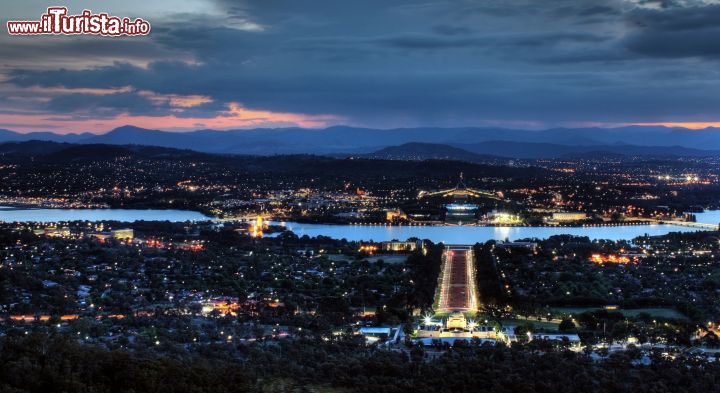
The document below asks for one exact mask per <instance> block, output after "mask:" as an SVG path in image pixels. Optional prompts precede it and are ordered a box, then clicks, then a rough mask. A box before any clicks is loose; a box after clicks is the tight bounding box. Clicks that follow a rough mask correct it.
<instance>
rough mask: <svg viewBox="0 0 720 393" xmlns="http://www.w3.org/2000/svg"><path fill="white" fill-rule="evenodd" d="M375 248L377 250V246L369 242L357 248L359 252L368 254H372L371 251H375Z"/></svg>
mask: <svg viewBox="0 0 720 393" xmlns="http://www.w3.org/2000/svg"><path fill="white" fill-rule="evenodd" d="M377 250H378V247H377V246H374V245H371V244H367V245H362V246H360V248H359V249H358V251H360V252H366V253H368V254H372V253H374V252H375V251H377Z"/></svg>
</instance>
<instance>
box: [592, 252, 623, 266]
mask: <svg viewBox="0 0 720 393" xmlns="http://www.w3.org/2000/svg"><path fill="white" fill-rule="evenodd" d="M590 262H592V263H600V264H602V263H621V264H626V263H630V262H631V261H630V258H628V257H623V256H617V255H612V254H611V255H602V254H592V255H591V256H590Z"/></svg>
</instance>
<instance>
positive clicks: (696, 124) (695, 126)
mask: <svg viewBox="0 0 720 393" xmlns="http://www.w3.org/2000/svg"><path fill="white" fill-rule="evenodd" d="M633 125H637V126H665V127H683V128H689V129H692V130H702V129H704V128H708V127H720V121H688V122H682V121H681V122H662V123H634V124H633Z"/></svg>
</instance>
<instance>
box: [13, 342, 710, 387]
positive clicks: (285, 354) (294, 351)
mask: <svg viewBox="0 0 720 393" xmlns="http://www.w3.org/2000/svg"><path fill="white" fill-rule="evenodd" d="M0 345H1V346H2V347H1V349H0V391H1V392H245V391H268V392H269V391H285V392H310V391H324V392H327V391H339V392H373V393H377V392H444V391H447V392H508V393H510V392H568V393H570V392H583V393H588V392H653V393H663V392H702V393H707V392H713V391H717V386H718V385H717V384H718V383H719V382H720V366H718V365H717V364H713V363H694V362H693V361H692V360H688V359H685V360H684V361H682V362H680V361H668V360H662V359H661V358H660V357H658V358H657V359H654V360H653V362H652V365H650V366H636V365H634V364H635V363H634V362H633V359H632V358H633V353H632V352H629V353H625V354H616V355H611V356H609V357H608V358H607V359H606V360H604V361H599V362H596V361H592V360H590V359H589V358H587V357H585V356H584V355H582V354H576V353H572V352H568V351H556V350H553V349H552V348H551V347H543V345H542V343H539V344H538V345H537V346H536V347H535V348H526V349H523V350H520V349H509V348H506V347H493V346H470V347H466V348H456V349H453V350H450V351H448V352H447V353H446V354H445V355H443V356H441V357H439V358H437V359H436V360H432V361H430V360H428V358H427V357H426V356H425V355H424V353H423V351H422V350H420V349H413V350H412V351H409V352H407V353H406V352H387V351H377V350H372V349H368V348H365V347H363V346H362V345H360V343H359V342H358V341H354V340H343V341H336V342H331V343H325V342H323V341H312V342H310V341H301V342H292V341H282V342H279V343H278V342H273V343H264V344H255V345H251V346H248V347H246V348H245V349H244V351H243V352H244V358H243V359H235V360H225V359H222V356H223V354H222V352H221V351H213V348H207V355H206V357H208V358H209V357H212V358H214V359H205V360H204V359H198V358H192V359H184V358H183V357H182V356H180V355H178V356H172V358H169V357H165V358H159V357H157V356H156V355H138V354H130V353H127V352H123V351H121V350H119V351H106V350H102V349H94V348H89V347H85V346H80V345H79V344H76V343H73V342H71V341H67V340H62V339H49V338H48V337H47V336H44V335H32V334H31V335H29V336H27V337H23V336H18V337H6V338H4V339H3V340H2V341H1V342H0Z"/></svg>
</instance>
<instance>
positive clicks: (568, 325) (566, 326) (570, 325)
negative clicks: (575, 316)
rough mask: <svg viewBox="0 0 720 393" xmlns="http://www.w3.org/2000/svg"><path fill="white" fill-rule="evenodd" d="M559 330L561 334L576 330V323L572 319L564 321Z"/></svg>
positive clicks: (561, 322)
mask: <svg viewBox="0 0 720 393" xmlns="http://www.w3.org/2000/svg"><path fill="white" fill-rule="evenodd" d="M558 330H560V331H561V332H569V331H573V330H575V322H573V321H572V320H570V319H567V318H565V319H563V320H562V321H560V325H559V326H558Z"/></svg>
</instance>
